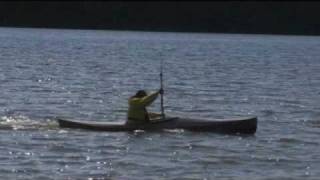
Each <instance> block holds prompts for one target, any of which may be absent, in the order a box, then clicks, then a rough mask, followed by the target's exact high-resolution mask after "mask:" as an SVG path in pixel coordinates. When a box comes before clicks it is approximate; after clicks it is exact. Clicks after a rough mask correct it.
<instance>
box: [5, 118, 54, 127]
mask: <svg viewBox="0 0 320 180" xmlns="http://www.w3.org/2000/svg"><path fill="white" fill-rule="evenodd" d="M56 128H58V123H57V122H55V121H53V120H50V119H44V120H41V121H40V120H32V119H30V118H28V117H26V116H2V117H0V130H10V129H12V130H39V129H56Z"/></svg>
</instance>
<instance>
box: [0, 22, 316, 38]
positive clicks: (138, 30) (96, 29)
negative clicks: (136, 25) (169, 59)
mask: <svg viewBox="0 0 320 180" xmlns="http://www.w3.org/2000/svg"><path fill="white" fill-rule="evenodd" d="M0 28H17V29H48V30H49V29H54V30H79V31H81V30H84V31H86V30H89V31H90V30H93V31H123V32H126V31H129V32H154V33H192V34H193V33H194V34H198V33H199V34H230V35H263V36H310V37H311V36H318V37H320V35H319V34H302V33H301V34H292V33H291V34H290V33H288V34H285V33H274V34H271V33H270V34H269V33H243V32H241V33H238V32H207V31H170V30H166V31H161V30H144V29H104V28H66V27H46V26H1V25H0Z"/></svg>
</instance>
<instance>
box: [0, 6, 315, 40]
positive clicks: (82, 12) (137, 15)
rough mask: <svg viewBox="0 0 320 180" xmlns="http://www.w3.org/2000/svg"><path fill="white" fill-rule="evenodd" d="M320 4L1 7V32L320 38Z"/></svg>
mask: <svg viewBox="0 0 320 180" xmlns="http://www.w3.org/2000/svg"><path fill="white" fill-rule="evenodd" d="M319 18H320V2H316V1H314V2H312V1H311V2H304V1H301V2H296V1H293V2H282V1H279V2H274V1H270V2H259V1H252V2H250V1H243V2H240V1H226V2H215V1H212V2H210V1H203V2H201V1H194V2H192V1H186V2H180V1H163V2H162V1H154V2H152V1H150V2H149V1H136V2H130V1H93V2H90V1H65V2H64V1H60V2H50V1H48V2H46V1H44V2H41V1H36V2H28V1H26V2H24V1H13V2H10V1H6V2H0V26H11V27H50V28H77V29H118V30H147V31H181V32H222V33H263V34H306V35H319V34H320V21H319Z"/></svg>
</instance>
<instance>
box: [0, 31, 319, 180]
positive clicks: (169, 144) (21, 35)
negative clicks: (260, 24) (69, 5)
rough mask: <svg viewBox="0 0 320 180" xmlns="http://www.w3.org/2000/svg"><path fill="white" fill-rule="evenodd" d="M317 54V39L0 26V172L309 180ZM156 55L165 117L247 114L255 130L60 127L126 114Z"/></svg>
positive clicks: (150, 78)
mask: <svg viewBox="0 0 320 180" xmlns="http://www.w3.org/2000/svg"><path fill="white" fill-rule="evenodd" d="M319 57H320V38H319V37H316V36H274V35H240V34H239V35H236V34H234V35H230V34H197V33H154V32H152V33H151V32H130V31H89V30H53V29H15V28H0V86H1V93H0V136H1V141H0V164H1V166H0V177H1V179H5V178H7V179H95V178H96V179H226V180H230V179H232V180H239V179H240V180H241V179H243V180H246V179H261V180H267V179H296V180H300V179H318V177H319V176H320V155H319V152H320V151H319V145H320V140H319V135H320V108H319V102H320V101H319V100H320V99H319V94H320V73H319V69H320V61H319ZM161 60H164V64H165V66H164V80H165V82H164V86H165V109H166V112H167V114H171V115H178V116H181V117H198V118H207V119H210V118H216V117H230V116H247V115H256V116H258V119H259V122H258V130H257V133H256V134H255V135H254V136H249V137H242V136H230V135H222V134H214V133H204V132H203V133H195V132H188V131H183V130H173V131H164V132H157V133H151V132H143V131H137V132H132V133H126V132H123V133H108V132H91V131H84V130H69V129H60V128H58V126H57V123H56V122H55V121H54V118H55V117H56V116H60V117H66V118H70V119H84V120H97V121H122V120H124V119H125V118H126V109H127V99H128V97H130V96H131V95H132V94H133V93H134V92H135V91H136V90H138V89H147V90H149V91H152V90H157V89H158V88H159V67H160V61H161ZM159 104H160V103H159V102H158V101H157V102H156V103H155V104H154V105H153V106H152V107H151V108H150V109H151V110H153V111H159Z"/></svg>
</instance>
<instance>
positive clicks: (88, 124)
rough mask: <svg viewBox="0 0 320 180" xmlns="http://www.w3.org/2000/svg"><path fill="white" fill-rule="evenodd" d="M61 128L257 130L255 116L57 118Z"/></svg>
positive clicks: (248, 132)
mask: <svg viewBox="0 0 320 180" xmlns="http://www.w3.org/2000/svg"><path fill="white" fill-rule="evenodd" d="M57 121H58V123H59V126H60V127H62V128H76V129H87V130H94V131H111V132H119V131H134V130H147V131H155V130H164V129H185V130H190V131H201V132H216V133H227V134H238V133H239V134H254V133H255V132H256V130H257V121H258V120H257V117H245V118H231V119H213V120H203V119H202V120H201V119H188V118H178V117H169V118H166V119H163V120H156V121H153V122H150V123H144V124H128V123H125V122H98V121H76V120H66V119H61V118H57Z"/></svg>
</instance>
